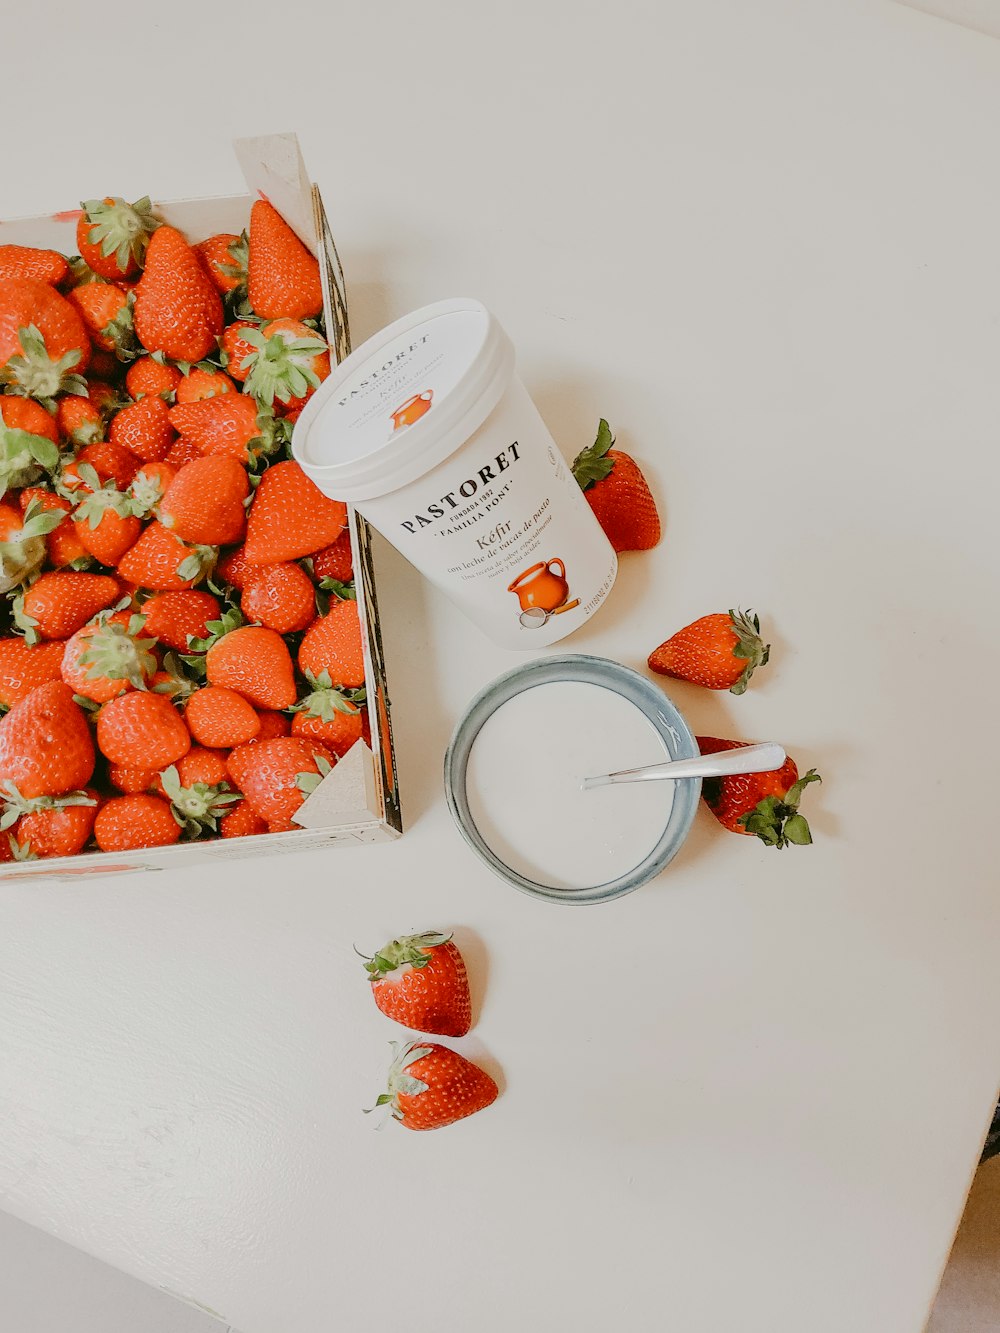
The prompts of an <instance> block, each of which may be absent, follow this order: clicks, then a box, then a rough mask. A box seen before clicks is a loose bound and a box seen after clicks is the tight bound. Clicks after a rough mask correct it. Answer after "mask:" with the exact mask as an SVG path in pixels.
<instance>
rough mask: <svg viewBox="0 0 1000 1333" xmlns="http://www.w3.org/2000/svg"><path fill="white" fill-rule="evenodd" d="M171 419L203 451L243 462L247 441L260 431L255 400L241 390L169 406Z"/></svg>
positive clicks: (255, 436)
mask: <svg viewBox="0 0 1000 1333" xmlns="http://www.w3.org/2000/svg"><path fill="white" fill-rule="evenodd" d="M170 423H171V425H172V426H173V428H174V430H176V431H179V432H180V433H181V435H183V436H184V438H185V439H186V440H190V441H191V442H192V443H193V444H196V445H197V446H198V448H199V449H200V450H201V452H202V453H203V454H223V455H225V456H226V457H227V458H235V459H236V460H237V462H240V463H246V462H247V460H248V458H249V457H250V456H251V452H252V451H251V450H249V449H248V446H249V445H250V442H251V441H252V440H255V439H257V438H258V437H259V436H260V434H261V430H260V425H259V423H258V420H257V404H256V402H255V401H254V399H253V398H250V397H248V396H246V395H244V394H242V393H221V394H216V395H215V397H214V398H202V399H200V400H199V401H198V402H196V403H181V404H179V405H178V406H177V407H174V408H172V409H171V412H170Z"/></svg>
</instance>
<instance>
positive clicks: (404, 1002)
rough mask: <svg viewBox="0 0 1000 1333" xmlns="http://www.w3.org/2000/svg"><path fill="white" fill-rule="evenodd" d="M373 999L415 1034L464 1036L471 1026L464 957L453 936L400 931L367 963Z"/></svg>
mask: <svg viewBox="0 0 1000 1333" xmlns="http://www.w3.org/2000/svg"><path fill="white" fill-rule="evenodd" d="M365 970H366V971H367V973H368V980H369V981H370V982H371V986H372V995H373V996H374V998H375V1003H376V1004H377V1005H378V1007H379V1008H380V1009H381V1010H382V1012H383V1014H385V1015H386V1017H387V1018H391V1019H393V1020H394V1021H395V1022H397V1023H400V1024H401V1025H402V1026H403V1027H404V1028H412V1029H413V1030H414V1031H415V1032H434V1033H438V1034H440V1035H441V1036H444V1037H464V1036H465V1034H466V1033H467V1032H468V1030H469V1028H470V1027H472V1001H471V999H470V997H469V979H468V977H467V976H466V974H465V960H464V959H463V957H462V955H461V953H459V950H458V946H457V945H456V944H454V943H453V942H452V938H451V936H450V935H443V934H441V932H440V931H436V930H428V931H425V932H424V933H423V934H422V935H401V936H399V938H398V939H394V940H390V941H389V943H388V944H386V945H384V946H383V948H381V949H379V951H378V953H377V954H376V955H375V957H374V958H369V959H368V960H367V961H366V963H365Z"/></svg>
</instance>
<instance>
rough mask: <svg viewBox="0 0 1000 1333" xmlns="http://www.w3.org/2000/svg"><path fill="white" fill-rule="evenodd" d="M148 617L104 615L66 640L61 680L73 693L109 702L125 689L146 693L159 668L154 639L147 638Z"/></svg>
mask: <svg viewBox="0 0 1000 1333" xmlns="http://www.w3.org/2000/svg"><path fill="white" fill-rule="evenodd" d="M144 625H145V618H144V617H143V616H140V615H133V614H130V613H129V612H128V611H117V612H114V613H113V614H110V615H109V614H108V613H106V612H105V613H104V614H103V615H101V616H98V618H97V620H96V621H93V622H92V623H91V624H89V625H84V627H83V629H78V630H77V632H76V633H75V634H74V635H73V636H72V637H71V638H70V639H69V640H68V641H67V643H66V651H65V655H64V657H63V661H62V678H63V680H64V681H65V682H66V684H67V685H68V686H69V687H70V689H71V690H72V691H73V693H74V694H75V695H77V696H79V697H80V698H83V699H92V700H93V701H94V703H99V704H103V703H107V702H108V700H109V699H114V698H116V697H117V696H118V695H119V694H124V693H125V691H126V690H144V689H146V687H147V685H148V684H149V682H150V680H151V679H152V677H153V674H154V673H155V671H156V669H157V666H158V665H159V664H158V663H157V660H156V657H155V655H154V653H153V648H154V647H155V645H156V640H155V639H150V638H144V637H142V636H143V627H144Z"/></svg>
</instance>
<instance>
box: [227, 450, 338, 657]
mask: <svg viewBox="0 0 1000 1333" xmlns="http://www.w3.org/2000/svg"><path fill="white" fill-rule="evenodd" d="M206 461H209V460H206ZM220 461H221V460H220ZM257 569H258V571H259V572H256V573H254V574H253V575H252V576H251V578H250V579H249V580H248V582H247V584H246V588H245V590H244V593H243V597H242V600H241V603H240V605H241V606H242V608H243V614H244V615H245V616H246V617H247V619H248V620H254V621H256V622H257V623H258V624H259V625H267V626H268V628H269V629H274V630H277V631H278V633H279V634H294V633H296V632H297V631H298V630H303V629H305V628H306V626H307V625H311V624H312V622H313V620H314V619H315V617H316V597H315V590H314V588H313V585H312V583H311V582H310V580H309V576H308V574H306V572H305V570H303V569H302V567H301V566H300V565H296V564H292V563H291V562H290V561H282V562H279V563H278V564H276V565H260V566H258V567H257Z"/></svg>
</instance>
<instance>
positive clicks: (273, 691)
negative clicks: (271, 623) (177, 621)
mask: <svg viewBox="0 0 1000 1333" xmlns="http://www.w3.org/2000/svg"><path fill="white" fill-rule="evenodd" d="M205 674H206V677H207V679H208V683H209V684H210V685H225V686H227V687H228V688H229V689H231V690H236V692H237V693H238V694H242V695H243V696H244V698H246V699H249V700H250V702H251V703H252V704H255V705H256V706H257V707H258V708H290V707H291V706H292V704H293V703H294V702H295V696H296V689H295V673H294V668H293V666H292V659H291V657H290V656H289V655H288V648H287V647H286V645H285V641H284V639H283V638H282V637H281V635H280V634H276V633H275V631H274V630H273V629H265V628H263V627H262V626H260V625H245V626H242V627H241V628H240V629H234V630H232V631H230V633H228V634H225V635H223V637H222V638H220V639H218V640H217V641H216V642H215V643H213V644H212V646H211V647H210V648H209V650H208V652H207V654H206V657H205Z"/></svg>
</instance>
